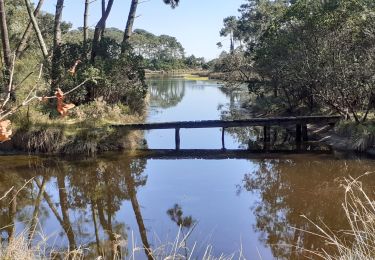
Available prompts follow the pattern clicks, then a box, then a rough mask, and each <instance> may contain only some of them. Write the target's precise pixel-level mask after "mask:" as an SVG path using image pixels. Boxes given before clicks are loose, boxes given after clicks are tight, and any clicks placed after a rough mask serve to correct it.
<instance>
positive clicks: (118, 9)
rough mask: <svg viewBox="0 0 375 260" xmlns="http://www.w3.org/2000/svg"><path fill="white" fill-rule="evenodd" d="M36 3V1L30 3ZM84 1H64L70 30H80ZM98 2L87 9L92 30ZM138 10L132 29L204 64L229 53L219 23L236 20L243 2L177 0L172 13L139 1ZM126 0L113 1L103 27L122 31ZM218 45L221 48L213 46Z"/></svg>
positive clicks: (156, 2)
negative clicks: (172, 40)
mask: <svg viewBox="0 0 375 260" xmlns="http://www.w3.org/2000/svg"><path fill="white" fill-rule="evenodd" d="M34 2H36V0H35V1H34ZM84 2H85V1H84V0H65V4H64V6H65V7H64V10H63V20H64V21H68V22H71V23H72V24H73V28H77V27H82V26H83V9H84ZM100 2H101V1H100V0H93V3H92V4H91V5H90V17H89V25H90V27H91V28H94V27H95V25H96V23H97V21H98V20H99V19H100V14H101V7H100ZM140 2H141V4H139V6H138V10H137V15H138V17H137V19H136V20H135V23H134V29H145V30H147V31H149V32H151V33H154V34H156V35H160V34H167V35H170V36H173V37H176V38H177V40H178V41H179V42H181V44H182V46H183V47H184V48H185V54H186V55H191V54H194V55H195V56H197V57H204V58H206V60H210V59H213V58H216V57H217V56H218V55H219V54H220V53H221V52H222V51H223V50H228V49H229V39H225V38H222V37H220V35H219V31H220V29H221V28H222V25H223V19H224V18H225V17H227V16H231V15H235V16H238V11H237V10H238V8H239V7H240V5H241V4H242V3H244V2H245V0H181V1H180V4H179V6H178V7H177V8H176V9H172V8H170V6H167V5H165V4H164V3H163V1H162V0H141V1H140ZM55 6H56V0H46V1H45V3H44V5H43V8H42V10H44V11H47V12H50V13H55ZM129 7H130V0H115V1H114V4H113V7H112V11H111V13H110V16H109V18H108V20H107V27H116V28H119V29H121V30H124V28H125V24H126V20H127V17H128V13H129ZM219 41H221V42H222V43H223V48H222V49H218V47H217V46H216V43H217V42H219Z"/></svg>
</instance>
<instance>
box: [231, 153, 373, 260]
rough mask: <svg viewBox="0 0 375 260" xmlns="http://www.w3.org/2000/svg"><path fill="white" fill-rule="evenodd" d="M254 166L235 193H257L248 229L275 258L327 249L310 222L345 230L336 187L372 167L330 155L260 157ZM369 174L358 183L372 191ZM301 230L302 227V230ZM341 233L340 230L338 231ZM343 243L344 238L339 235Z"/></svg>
mask: <svg viewBox="0 0 375 260" xmlns="http://www.w3.org/2000/svg"><path fill="white" fill-rule="evenodd" d="M257 164H258V167H257V169H256V170H255V171H253V172H251V173H248V174H245V175H244V179H243V182H242V183H241V184H240V185H239V186H238V188H239V189H238V192H239V193H241V192H244V191H250V192H256V193H259V194H260V200H259V201H257V203H256V204H255V205H254V207H253V210H252V211H253V213H254V215H255V216H256V224H255V225H254V230H255V231H256V232H260V234H261V235H260V240H261V241H262V242H263V243H264V244H265V245H267V246H269V247H270V248H271V250H272V253H273V255H274V256H275V257H277V258H281V259H301V258H304V257H309V258H314V255H313V254H310V253H308V252H309V251H310V250H311V251H314V250H319V251H321V250H326V251H328V252H329V251H330V250H331V251H332V250H333V248H331V247H330V246H329V245H327V244H326V243H325V241H324V239H322V238H321V237H318V236H317V235H314V234H311V233H309V232H316V233H319V232H318V229H317V228H316V227H315V225H313V224H312V223H311V222H309V221H308V220H306V219H305V218H303V217H302V215H304V216H306V217H307V218H308V219H309V220H311V221H312V222H314V223H316V224H319V225H321V226H323V227H325V228H327V227H329V228H330V229H331V230H332V231H333V232H338V231H342V230H349V229H350V226H349V223H348V222H347V220H346V217H345V214H344V211H343V209H342V202H343V199H344V189H343V188H342V187H339V184H340V183H339V182H340V180H341V179H342V178H343V176H352V177H357V176H359V175H362V174H363V173H365V172H367V171H370V170H373V169H374V167H375V164H374V163H373V162H370V163H364V161H361V160H358V161H356V160H343V161H340V160H332V159H324V158H316V157H315V158H314V157H311V158H301V159H289V160H280V159H265V160H259V161H258V162H257ZM374 177H375V176H368V177H366V178H365V179H363V185H364V188H365V189H367V190H368V191H369V194H370V193H371V194H372V189H373V187H374V185H375V178H374ZM305 231H306V232H305ZM341 234H342V233H341ZM345 239H346V241H347V242H349V241H350V237H346V238H345Z"/></svg>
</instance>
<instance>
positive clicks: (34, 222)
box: [27, 177, 47, 248]
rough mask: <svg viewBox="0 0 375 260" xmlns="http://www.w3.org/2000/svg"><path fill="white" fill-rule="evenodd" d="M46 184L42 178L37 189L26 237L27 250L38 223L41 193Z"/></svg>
mask: <svg viewBox="0 0 375 260" xmlns="http://www.w3.org/2000/svg"><path fill="white" fill-rule="evenodd" d="M46 184H47V181H46V178H45V177H43V181H42V187H41V188H40V189H39V192H38V196H37V197H36V200H35V204H34V212H33V218H32V219H31V222H30V229H29V235H28V237H27V245H28V248H31V243H32V241H33V237H34V233H35V230H36V226H37V223H38V216H39V211H40V204H41V203H42V199H43V193H44V190H45V188H46Z"/></svg>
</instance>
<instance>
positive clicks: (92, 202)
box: [91, 199, 104, 257]
mask: <svg viewBox="0 0 375 260" xmlns="http://www.w3.org/2000/svg"><path fill="white" fill-rule="evenodd" d="M91 214H92V220H93V222H94V230H95V241H96V252H97V254H98V256H102V257H103V256H104V255H103V253H102V249H101V246H100V238H99V230H98V221H97V220H96V210H95V204H94V200H92V199H91Z"/></svg>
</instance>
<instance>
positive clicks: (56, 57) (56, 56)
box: [51, 0, 64, 91]
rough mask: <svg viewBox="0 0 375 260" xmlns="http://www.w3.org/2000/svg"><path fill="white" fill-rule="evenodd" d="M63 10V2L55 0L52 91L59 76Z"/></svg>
mask: <svg viewBox="0 0 375 260" xmlns="http://www.w3.org/2000/svg"><path fill="white" fill-rule="evenodd" d="M63 8H64V0H57V3H56V12H55V23H54V30H53V31H54V35H53V56H52V71H51V79H52V82H51V83H52V84H51V86H52V91H54V89H55V88H56V87H57V83H58V79H59V77H60V76H61V75H60V72H59V67H60V64H59V63H60V58H61V50H60V47H61V18H62V11H63Z"/></svg>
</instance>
